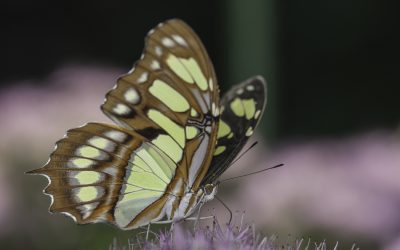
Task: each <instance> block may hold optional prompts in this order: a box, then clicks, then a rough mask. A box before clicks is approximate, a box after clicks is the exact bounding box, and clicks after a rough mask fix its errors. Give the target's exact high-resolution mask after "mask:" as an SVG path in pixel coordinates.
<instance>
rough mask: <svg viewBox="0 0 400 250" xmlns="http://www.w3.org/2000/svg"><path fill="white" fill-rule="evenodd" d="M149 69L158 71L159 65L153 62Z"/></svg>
mask: <svg viewBox="0 0 400 250" xmlns="http://www.w3.org/2000/svg"><path fill="white" fill-rule="evenodd" d="M150 68H152V69H153V70H156V69H160V63H159V62H158V61H156V60H154V61H152V62H151V65H150Z"/></svg>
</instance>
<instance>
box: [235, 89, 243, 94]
mask: <svg viewBox="0 0 400 250" xmlns="http://www.w3.org/2000/svg"><path fill="white" fill-rule="evenodd" d="M243 92H244V90H243V89H242V88H240V89H238V90H236V94H238V95H241V94H243Z"/></svg>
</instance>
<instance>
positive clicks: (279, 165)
mask: <svg viewBox="0 0 400 250" xmlns="http://www.w3.org/2000/svg"><path fill="white" fill-rule="evenodd" d="M283 165H284V164H283V163H281V164H278V165H275V166H273V167H269V168H266V169H262V170H259V171H255V172H251V173H248V174H244V175H239V176H235V177H231V178H227V179H224V180H221V181H218V184H221V183H222V182H226V181H230V180H234V179H238V178H242V177H246V176H249V175H253V174H258V173H261V172H264V171H267V170H271V169H274V168H279V167H282V166H283Z"/></svg>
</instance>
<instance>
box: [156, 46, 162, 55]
mask: <svg viewBox="0 0 400 250" xmlns="http://www.w3.org/2000/svg"><path fill="white" fill-rule="evenodd" d="M155 52H156V55H157V56H161V55H162V49H161V47H160V46H156V48H155Z"/></svg>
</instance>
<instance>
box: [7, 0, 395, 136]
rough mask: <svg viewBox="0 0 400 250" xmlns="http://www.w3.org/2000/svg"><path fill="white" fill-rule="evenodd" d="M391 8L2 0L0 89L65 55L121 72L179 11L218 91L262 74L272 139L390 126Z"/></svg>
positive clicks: (42, 73)
mask: <svg viewBox="0 0 400 250" xmlns="http://www.w3.org/2000/svg"><path fill="white" fill-rule="evenodd" d="M398 5H399V4H398V3H397V2H396V1H372V0H355V1H347V0H336V1H317V0H314V1H294V0H292V1H264V2H263V1H250V2H246V1H197V2H188V1H158V2H155V1H140V2H138V1H113V2H111V1H79V2H74V1H56V2H54V1H27V0H19V1H7V0H3V1H1V3H0V30H1V39H0V44H1V46H0V52H1V53H0V54H1V57H2V60H1V61H0V64H1V65H0V67H1V70H0V84H1V89H4V88H7V87H9V86H10V85H12V84H14V82H16V81H19V80H23V79H26V78H28V79H41V78H43V77H46V76H47V75H48V74H49V73H51V72H52V71H53V70H55V69H57V68H58V67H61V66H63V65H64V64H66V63H70V62H72V63H76V62H78V63H96V64H106V65H112V66H118V67H121V68H124V69H126V70H129V68H130V67H131V65H132V64H133V62H134V61H135V60H136V59H137V58H138V57H139V56H140V53H141V50H142V47H143V37H144V35H145V34H146V33H147V31H148V30H149V29H151V28H152V27H153V26H155V25H156V24H157V23H158V22H161V21H163V20H165V19H168V18H172V17H179V18H181V19H183V20H185V21H186V22H187V23H189V24H190V25H191V26H192V27H193V28H194V30H195V31H196V32H197V33H198V34H199V36H200V37H201V38H202V40H203V42H204V43H205V45H206V47H207V49H208V51H209V54H210V55H211V58H212V60H213V62H214V65H215V68H216V71H217V75H218V78H219V80H220V84H221V85H222V88H223V89H226V88H227V86H228V85H230V84H234V83H236V82H238V81H241V80H243V79H245V78H246V77H249V76H250V74H263V75H264V76H265V77H266V79H267V80H268V81H269V86H270V89H271V92H272V95H271V93H270V95H269V97H270V100H271V102H270V103H269V104H270V105H269V108H270V109H271V115H270V116H269V118H270V119H269V121H268V123H269V124H268V125H266V126H269V127H270V131H272V132H271V133H270V134H272V135H273V136H272V137H274V138H275V139H282V138H285V137H292V136H297V137H314V136H321V135H322V136H337V135H346V134H350V133H354V132H357V131H366V130H370V129H375V128H389V129H390V128H395V127H396V126H397V125H398V121H399V98H398V95H399V93H400V84H399V82H400V81H399V80H400V76H399V73H398V72H399V70H398V68H399V64H400V63H399V56H400V53H399V52H400V51H399V44H400V36H399V31H398V30H399V24H400V23H399V17H398V13H397V12H398V10H399V8H398V7H399V6H398ZM252 27H254V31H252ZM259 62H261V63H259ZM260 64H261V65H260ZM252 65H255V66H252ZM242 68H243V69H242ZM36 82H37V83H38V84H40V83H41V81H36ZM111 85H112V83H110V86H111ZM271 104H274V105H271Z"/></svg>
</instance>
